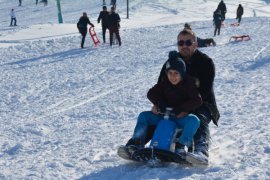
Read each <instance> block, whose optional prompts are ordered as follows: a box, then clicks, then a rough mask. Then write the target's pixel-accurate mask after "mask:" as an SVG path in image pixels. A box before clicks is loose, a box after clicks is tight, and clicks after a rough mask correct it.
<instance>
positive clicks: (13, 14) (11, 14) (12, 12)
mask: <svg viewBox="0 0 270 180" xmlns="http://www.w3.org/2000/svg"><path fill="white" fill-rule="evenodd" d="M9 15H10V17H11V21H10V26H12V24H13V21H14V26H17V19H16V14H15V11H14V9H11V11H10V13H9Z"/></svg>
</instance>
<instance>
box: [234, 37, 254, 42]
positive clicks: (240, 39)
mask: <svg viewBox="0 0 270 180" xmlns="http://www.w3.org/2000/svg"><path fill="white" fill-rule="evenodd" d="M250 39H251V38H250V37H249V35H242V36H232V37H231V38H230V40H229V42H231V41H248V40H250Z"/></svg>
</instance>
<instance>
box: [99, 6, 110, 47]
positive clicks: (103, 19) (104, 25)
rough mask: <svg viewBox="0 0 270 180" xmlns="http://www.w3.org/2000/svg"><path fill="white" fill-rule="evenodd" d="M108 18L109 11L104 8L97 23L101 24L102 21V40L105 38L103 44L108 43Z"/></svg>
mask: <svg viewBox="0 0 270 180" xmlns="http://www.w3.org/2000/svg"><path fill="white" fill-rule="evenodd" d="M108 17H109V12H108V11H107V7H106V6H103V10H102V11H100V13H99V16H98V19H97V22H98V23H100V20H101V26H102V38H103V43H105V42H106V38H105V37H106V30H107V29H108Z"/></svg>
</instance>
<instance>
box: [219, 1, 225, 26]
mask: <svg viewBox="0 0 270 180" xmlns="http://www.w3.org/2000/svg"><path fill="white" fill-rule="evenodd" d="M217 9H219V10H220V12H221V15H222V19H223V21H224V20H225V15H226V13H227V8H226V4H225V3H224V1H223V0H221V1H220V2H219V4H218V7H217Z"/></svg>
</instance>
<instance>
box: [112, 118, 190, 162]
mask: <svg viewBox="0 0 270 180" xmlns="http://www.w3.org/2000/svg"><path fill="white" fill-rule="evenodd" d="M165 114H166V115H165V116H164V119H163V120H161V121H160V122H159V124H158V125H157V128H156V130H155V132H154V135H153V138H152V140H151V143H150V146H149V147H146V148H142V149H136V148H135V149H133V148H131V147H126V146H120V147H119V148H118V151H117V154H118V156H120V157H121V158H123V159H126V160H132V161H136V162H143V163H147V164H150V165H151V166H152V167H155V166H156V165H158V164H162V163H168V162H174V163H178V164H181V165H188V166H191V165H192V164H191V163H189V162H188V161H186V154H183V155H182V154H177V153H175V152H174V146H175V144H174V140H175V138H176V136H177V134H179V130H178V129H177V127H176V123H175V121H173V120H170V119H169V114H168V113H165Z"/></svg>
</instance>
